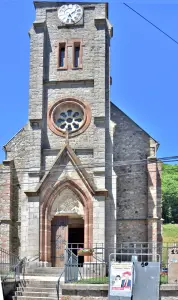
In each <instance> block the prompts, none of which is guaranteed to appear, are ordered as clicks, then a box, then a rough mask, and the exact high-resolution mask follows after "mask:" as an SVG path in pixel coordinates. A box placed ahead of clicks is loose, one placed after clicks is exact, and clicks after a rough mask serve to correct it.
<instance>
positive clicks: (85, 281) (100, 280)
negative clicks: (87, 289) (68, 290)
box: [76, 277, 109, 284]
mask: <svg viewBox="0 0 178 300" xmlns="http://www.w3.org/2000/svg"><path fill="white" fill-rule="evenodd" d="M108 282H109V279H108V277H101V278H87V279H80V280H79V281H77V282H76V283H77V284H106V283H108Z"/></svg>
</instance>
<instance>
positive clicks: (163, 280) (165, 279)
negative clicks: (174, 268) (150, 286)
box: [160, 275, 168, 284]
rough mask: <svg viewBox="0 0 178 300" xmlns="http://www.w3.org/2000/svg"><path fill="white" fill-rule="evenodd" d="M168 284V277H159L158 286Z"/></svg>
mask: <svg viewBox="0 0 178 300" xmlns="http://www.w3.org/2000/svg"><path fill="white" fill-rule="evenodd" d="M166 283H168V275H161V276H160V284H166Z"/></svg>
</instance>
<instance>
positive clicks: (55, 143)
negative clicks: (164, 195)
mask: <svg viewBox="0 0 178 300" xmlns="http://www.w3.org/2000/svg"><path fill="white" fill-rule="evenodd" d="M34 5H35V10H36V20H35V21H34V23H33V26H32V28H31V30H30V32H29V35H30V53H31V54H30V92H29V123H28V126H29V134H28V140H29V144H28V145H27V148H26V156H27V157H28V159H27V166H26V167H27V168H28V169H29V174H30V172H32V173H33V176H30V175H28V177H29V178H28V180H29V184H30V191H28V192H27V193H26V194H27V196H28V198H29V197H30V199H31V200H29V199H28V202H33V201H37V202H38V203H39V211H40V218H39V219H40V220H39V223H38V224H40V225H39V228H38V230H35V233H34V225H33V224H34V214H33V213H31V211H32V209H31V208H30V212H29V220H27V221H26V223H28V224H27V226H24V228H23V229H22V235H23V236H24V243H23V245H22V252H23V251H24V252H25V251H26V249H27V247H28V253H29V251H31V253H30V255H31V256H33V255H35V253H38V251H39V252H40V255H41V260H43V261H48V262H49V261H50V260H51V253H52V248H51V250H49V251H48V249H49V248H50V247H52V246H51V245H50V242H49V241H50V239H51V234H53V233H52V232H51V228H52V227H51V224H53V226H58V225H59V224H62V223H61V222H60V221H59V220H58V219H57V217H61V218H64V217H65V220H67V221H65V224H66V229H65V232H66V233H65V237H63V239H64V238H65V239H66V240H67V239H68V238H69V237H70V236H72V235H71V234H70V232H69V231H70V228H74V224H73V223H75V222H76V221H75V222H73V221H72V220H73V219H72V217H71V216H72V213H74V210H75V218H76V214H79V212H83V213H82V214H83V215H82V218H83V221H81V220H80V222H79V223H80V224H79V223H78V224H79V225H80V227H81V226H83V233H84V238H83V241H84V244H85V246H87V247H89V246H90V245H92V244H94V243H102V244H103V245H104V244H105V237H106V235H105V200H106V197H107V195H108V191H107V187H106V182H107V181H106V173H107V172H106V160H108V156H107V151H106V148H107V147H108V143H107V142H106V141H107V139H108V137H109V122H110V99H109V94H110V93H109V91H110V74H109V69H110V65H109V49H110V38H111V36H112V26H111V25H110V23H109V21H108V4H107V3H94V2H93V3H92V2H89V3H87V2H80V3H72V4H71V3H68V2H65V3H64V2H43V1H40V2H34ZM66 134H67V135H68V138H67V140H68V142H67V145H66ZM64 169H65V172H64ZM33 182H40V184H39V186H40V188H39V186H38V188H37V187H36V186H35V184H34V185H33ZM62 186H63V187H65V188H66V192H65V190H63V191H61V187H62ZM47 187H48V189H47ZM56 187H58V188H57V189H56ZM74 187H75V189H74ZM46 189H47V190H46ZM55 189H56V190H57V191H58V193H59V195H57V194H55ZM32 190H33V192H32ZM49 190H50V191H51V192H50V193H51V194H49V196H48V197H47V195H48V192H49ZM61 193H62V195H63V198H61V196H60V195H61ZM65 195H66V196H65ZM67 195H73V198H76V199H77V200H76V203H78V204H76V205H79V206H80V205H82V208H81V209H80V210H79V209H78V208H75V207H74V208H75V209H74V208H72V204H70V205H69V204H68V207H71V211H70V212H68V213H67V209H65V208H64V207H63V206H62V207H63V212H61V210H60V209H59V208H60V207H61V204H60V203H62V202H60V201H64V199H66V198H67V197H68V196H67ZM74 195H75V196H74ZM36 196H37V197H38V200H37V198H36ZM69 198H70V197H69ZM34 199H35V200H34ZM49 199H50V200H49ZM61 199H63V200H61ZM71 199H72V198H71ZM87 199H88V200H87ZM50 201H51V202H50ZM67 201H68V202H66V203H69V202H70V199H68V200H67ZM72 201H73V200H72ZM53 202H54V204H53ZM71 203H73V202H71ZM31 205H32V204H31ZM66 205H67V204H66ZM53 207H56V210H55V211H54V210H53V211H52V209H53ZM76 207H77V206H76ZM45 211H46V213H45ZM72 211H73V212H72ZM47 215H48V219H46V216H47ZM36 217H37V216H36ZM66 218H67V219H66ZM53 219H55V222H54V221H53ZM61 220H62V219H61ZM24 222H25V220H24ZM72 222H73V223H72ZM48 223H49V224H48ZM45 224H48V225H45ZM56 224H58V225H56ZM82 224H83V225H82ZM36 226H37V224H36ZM45 226H47V227H45ZM27 228H28V229H27ZM73 230H74V229H73ZM32 232H33V235H32ZM46 232H47V233H46ZM59 232H60V230H59ZM71 232H72V231H71ZM80 232H82V229H81V230H80ZM112 232H113V234H116V232H114V230H112ZM26 236H28V241H27V240H26V239H27V238H26ZM46 236H47V238H46ZM38 240H40V245H39V243H38V242H37V241H38ZM81 240H82V239H81ZM30 249H31V250H30ZM53 261H55V259H53ZM54 264H55V263H54Z"/></svg>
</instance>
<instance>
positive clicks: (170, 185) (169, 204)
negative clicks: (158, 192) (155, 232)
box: [162, 164, 178, 223]
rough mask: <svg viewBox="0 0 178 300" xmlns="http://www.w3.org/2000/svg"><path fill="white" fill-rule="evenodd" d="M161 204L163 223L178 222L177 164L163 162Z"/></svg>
mask: <svg viewBox="0 0 178 300" xmlns="http://www.w3.org/2000/svg"><path fill="white" fill-rule="evenodd" d="M162 204H163V219H164V222H165V223H171V222H174V223H178V165H170V164H163V171H162Z"/></svg>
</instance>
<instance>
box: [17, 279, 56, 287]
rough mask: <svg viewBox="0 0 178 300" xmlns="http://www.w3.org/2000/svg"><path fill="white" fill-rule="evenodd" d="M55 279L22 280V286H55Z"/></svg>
mask: <svg viewBox="0 0 178 300" xmlns="http://www.w3.org/2000/svg"><path fill="white" fill-rule="evenodd" d="M56 283H57V280H55V281H43V280H30V281H25V282H23V287H30V288H32V287H40V288H41V287H44V288H56Z"/></svg>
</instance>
